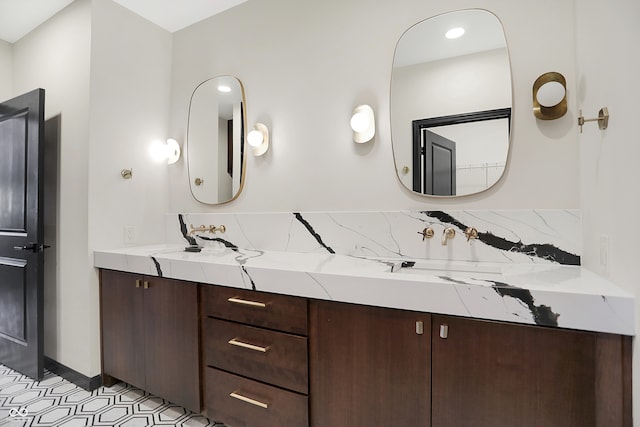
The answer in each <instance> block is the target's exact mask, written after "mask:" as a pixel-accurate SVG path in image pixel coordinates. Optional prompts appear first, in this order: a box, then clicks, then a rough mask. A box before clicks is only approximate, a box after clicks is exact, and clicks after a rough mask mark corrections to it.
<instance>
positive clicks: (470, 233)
mask: <svg viewBox="0 0 640 427" xmlns="http://www.w3.org/2000/svg"><path fill="white" fill-rule="evenodd" d="M464 235H465V236H467V242H468V241H469V240H471V239H477V238H478V230H476V228H475V227H467V229H466V230H464Z"/></svg>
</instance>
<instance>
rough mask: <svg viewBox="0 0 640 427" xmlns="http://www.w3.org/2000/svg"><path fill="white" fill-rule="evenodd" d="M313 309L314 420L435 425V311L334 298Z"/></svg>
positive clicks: (353, 425) (364, 425) (355, 425)
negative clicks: (418, 325) (432, 375)
mask: <svg viewBox="0 0 640 427" xmlns="http://www.w3.org/2000/svg"><path fill="white" fill-rule="evenodd" d="M310 308H311V323H310V336H309V346H310V350H311V352H310V364H311V365H310V381H311V393H310V399H311V419H312V422H311V425H312V426H349V427H360V426H361V427H371V426H396V425H397V426H412V427H413V426H420V427H422V426H429V413H430V407H429V405H430V397H429V388H430V386H429V384H430V379H429V375H430V369H431V360H430V352H431V340H430V325H431V321H430V315H429V314H425V313H414V312H408V311H400V310H392V309H382V308H375V307H365V306H359V305H351V304H343V303H335V302H329V301H313V302H312V303H311V305H310ZM416 322H422V325H423V326H424V333H423V334H418V333H416Z"/></svg>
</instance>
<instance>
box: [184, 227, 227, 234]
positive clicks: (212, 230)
mask: <svg viewBox="0 0 640 427" xmlns="http://www.w3.org/2000/svg"><path fill="white" fill-rule="evenodd" d="M190 227H191V231H189V234H195V233H211V234H215V233H216V231H219V232H221V233H224V232H225V231H227V227H225V226H224V225H221V226H219V227H216V226H215V225H210V226H208V227H207V226H205V225H201V226H200V227H194V226H193V225H190Z"/></svg>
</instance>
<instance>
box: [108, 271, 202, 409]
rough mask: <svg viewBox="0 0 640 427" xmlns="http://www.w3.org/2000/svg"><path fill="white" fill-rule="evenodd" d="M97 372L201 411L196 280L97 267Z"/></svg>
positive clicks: (110, 379)
mask: <svg viewBox="0 0 640 427" xmlns="http://www.w3.org/2000/svg"><path fill="white" fill-rule="evenodd" d="M100 312H101V330H102V343H101V345H102V372H103V382H104V383H105V384H106V385H109V384H112V383H114V382H116V381H117V380H121V381H124V382H127V383H129V384H132V385H134V386H136V387H140V388H142V389H144V390H146V391H148V392H150V393H152V394H155V395H156V396H160V397H163V398H165V399H167V400H169V401H171V402H173V403H176V404H179V405H181V406H183V407H185V408H187V409H190V410H192V411H196V412H199V411H200V409H201V399H200V394H201V393H200V366H199V342H198V339H199V338H198V337H199V322H198V320H199V319H198V287H197V285H196V284H193V283H188V282H183V281H178V280H170V279H162V278H157V277H146V276H141V275H135V274H131V273H122V272H118V271H110V270H102V271H101V280H100Z"/></svg>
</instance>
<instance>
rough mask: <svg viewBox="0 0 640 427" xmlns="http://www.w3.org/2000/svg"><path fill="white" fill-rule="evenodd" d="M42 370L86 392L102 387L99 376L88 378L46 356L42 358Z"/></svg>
mask: <svg viewBox="0 0 640 427" xmlns="http://www.w3.org/2000/svg"><path fill="white" fill-rule="evenodd" d="M44 368H45V369H47V370H49V371H51V372H53V373H54V374H56V375H58V376H60V377H62V378H64V379H65V380H67V381H69V382H72V383H74V384H75V385H77V386H78V387H82V388H83V389H85V390H87V391H93V390H95V389H97V388H98V387H100V386H101V385H102V377H101V376H100V375H96V376H95V377H88V376H86V375H83V374H81V373H80V372H78V371H76V370H74V369H71V368H69V367H68V366H65V365H63V364H62V363H58V362H56V361H55V360H53V359H50V358H48V357H47V356H45V357H44Z"/></svg>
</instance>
